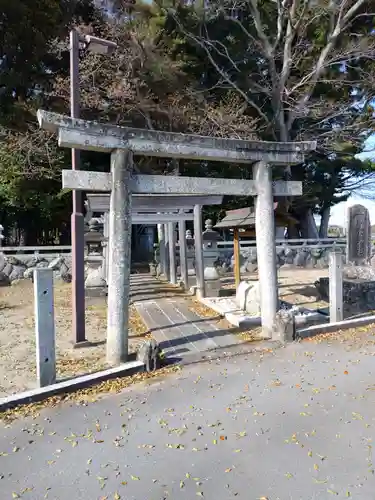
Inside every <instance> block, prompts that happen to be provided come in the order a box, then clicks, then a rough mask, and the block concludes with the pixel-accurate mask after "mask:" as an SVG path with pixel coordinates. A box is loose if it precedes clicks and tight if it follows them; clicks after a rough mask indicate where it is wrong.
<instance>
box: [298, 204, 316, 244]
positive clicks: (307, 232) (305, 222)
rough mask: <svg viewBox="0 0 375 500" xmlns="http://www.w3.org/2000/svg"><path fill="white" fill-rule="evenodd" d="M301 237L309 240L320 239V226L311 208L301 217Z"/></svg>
mask: <svg viewBox="0 0 375 500" xmlns="http://www.w3.org/2000/svg"><path fill="white" fill-rule="evenodd" d="M300 224H301V237H302V238H304V239H309V240H317V239H319V232H318V228H317V227H316V222H315V219H314V215H313V213H312V210H311V208H308V209H307V210H306V212H305V213H304V214H303V215H302V217H301V222H300Z"/></svg>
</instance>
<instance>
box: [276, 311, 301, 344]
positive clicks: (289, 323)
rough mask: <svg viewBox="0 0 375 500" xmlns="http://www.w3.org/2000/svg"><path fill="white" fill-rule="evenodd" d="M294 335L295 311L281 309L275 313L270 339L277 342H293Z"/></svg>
mask: <svg viewBox="0 0 375 500" xmlns="http://www.w3.org/2000/svg"><path fill="white" fill-rule="evenodd" d="M295 335H296V328H295V311H293V310H286V309H281V310H280V311H278V312H277V314H276V319H275V322H274V325H273V328H272V340H278V341H279V342H282V343H285V342H293V340H294V339H295Z"/></svg>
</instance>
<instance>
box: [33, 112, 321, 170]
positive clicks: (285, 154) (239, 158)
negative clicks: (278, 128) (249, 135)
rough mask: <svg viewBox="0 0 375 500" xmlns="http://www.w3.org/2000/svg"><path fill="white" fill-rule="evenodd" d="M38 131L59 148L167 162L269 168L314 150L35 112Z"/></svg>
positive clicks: (307, 144) (309, 145) (297, 160)
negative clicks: (54, 136) (51, 136)
mask: <svg viewBox="0 0 375 500" xmlns="http://www.w3.org/2000/svg"><path fill="white" fill-rule="evenodd" d="M37 117H38V122H39V125H40V127H41V128H43V129H45V130H48V131H50V132H54V133H58V135H59V145H60V146H62V147H71V148H77V149H85V150H91V151H108V152H110V151H112V150H114V149H129V150H131V151H132V152H133V153H134V154H139V155H145V156H158V157H168V158H186V159H188V158H191V159H202V160H216V161H226V162H233V163H249V164H251V163H254V162H257V161H265V162H267V163H273V164H288V165H290V164H293V163H300V162H301V161H303V159H304V155H305V154H306V153H308V152H309V151H313V150H315V149H316V142H315V141H304V142H267V141H247V140H243V139H227V138H225V139H222V138H216V137H208V136H200V135H194V134H180V133H176V132H164V131H154V130H145V129H137V128H130V127H121V126H116V125H111V124H104V123H98V122H93V121H86V120H81V119H75V118H69V117H68V116H64V115H60V114H57V113H51V112H48V111H43V110H39V111H38V113H37Z"/></svg>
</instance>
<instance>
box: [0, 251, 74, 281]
mask: <svg viewBox="0 0 375 500" xmlns="http://www.w3.org/2000/svg"><path fill="white" fill-rule="evenodd" d="M40 268H48V269H53V271H54V272H55V273H54V274H55V277H56V278H60V279H62V280H63V281H66V282H70V281H71V280H72V276H71V257H70V255H60V256H58V257H53V258H50V259H48V258H44V257H43V256H41V255H40V256H39V255H38V256H35V255H17V257H15V256H13V255H9V256H7V255H4V254H3V253H0V286H8V285H10V284H11V283H13V282H15V281H18V280H21V279H32V277H33V272H34V269H40Z"/></svg>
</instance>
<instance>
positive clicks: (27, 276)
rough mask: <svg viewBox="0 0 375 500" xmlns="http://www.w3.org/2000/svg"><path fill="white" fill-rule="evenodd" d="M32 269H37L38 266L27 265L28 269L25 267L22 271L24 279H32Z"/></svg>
mask: <svg viewBox="0 0 375 500" xmlns="http://www.w3.org/2000/svg"><path fill="white" fill-rule="evenodd" d="M34 269H38V268H37V267H29V268H28V269H26V270H25V271H24V273H23V277H24V278H25V279H32V278H33V274H34Z"/></svg>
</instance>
